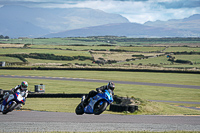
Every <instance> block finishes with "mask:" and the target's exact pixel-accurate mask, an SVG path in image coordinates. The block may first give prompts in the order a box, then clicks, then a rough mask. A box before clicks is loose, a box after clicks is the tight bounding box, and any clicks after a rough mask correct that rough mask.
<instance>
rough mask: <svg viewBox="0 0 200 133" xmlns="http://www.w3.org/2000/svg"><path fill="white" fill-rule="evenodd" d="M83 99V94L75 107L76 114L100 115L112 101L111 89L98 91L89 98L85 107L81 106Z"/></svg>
mask: <svg viewBox="0 0 200 133" xmlns="http://www.w3.org/2000/svg"><path fill="white" fill-rule="evenodd" d="M84 99H85V96H83V97H82V100H81V103H80V104H79V105H78V106H77V107H76V110H75V112H76V114H77V115H82V114H84V113H86V114H94V115H100V114H101V113H102V112H104V111H105V110H106V108H107V106H108V105H109V104H111V103H112V102H113V101H114V100H113V96H112V92H111V90H105V92H103V93H98V94H97V95H96V96H94V97H92V98H90V99H89V103H88V105H86V106H85V107H84V106H83V101H84Z"/></svg>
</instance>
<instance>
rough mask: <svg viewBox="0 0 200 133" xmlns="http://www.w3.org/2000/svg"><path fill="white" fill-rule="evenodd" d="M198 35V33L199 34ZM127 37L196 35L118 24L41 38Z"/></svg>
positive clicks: (165, 29) (173, 29) (187, 32)
mask: <svg viewBox="0 0 200 133" xmlns="http://www.w3.org/2000/svg"><path fill="white" fill-rule="evenodd" d="M199 33H200V32H199ZM105 35H113V36H127V37H188V36H193V35H195V36H196V35H197V34H196V33H193V32H191V31H189V30H181V29H175V28H170V27H165V28H163V27H154V26H146V25H142V24H137V23H118V24H107V25H101V26H93V27H87V28H81V29H75V30H67V31H63V32H58V33H53V34H48V35H45V36H43V37H48V38H51V37H78V36H80V37H87V36H105Z"/></svg>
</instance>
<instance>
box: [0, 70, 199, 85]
mask: <svg viewBox="0 0 200 133" xmlns="http://www.w3.org/2000/svg"><path fill="white" fill-rule="evenodd" d="M0 75H24V76H26V75H29V76H50V77H72V78H86V79H102V80H112V81H115V80H117V81H121V80H123V81H133V82H148V83H167V84H182V85H198V86H200V82H199V79H200V75H199V74H185V73H153V72H118V71H81V70H76V71H73V70H55V71H54V70H46V71H41V70H32V71H30V70H21V71H18V70H0Z"/></svg>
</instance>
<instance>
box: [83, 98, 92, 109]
mask: <svg viewBox="0 0 200 133" xmlns="http://www.w3.org/2000/svg"><path fill="white" fill-rule="evenodd" d="M89 98H90V97H88V96H87V97H86V98H85V99H84V100H83V106H84V107H85V106H87V105H88V100H89Z"/></svg>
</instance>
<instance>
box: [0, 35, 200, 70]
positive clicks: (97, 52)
mask: <svg viewBox="0 0 200 133" xmlns="http://www.w3.org/2000/svg"><path fill="white" fill-rule="evenodd" d="M1 43H2V44H1ZM174 52H179V54H178V55H174V54H175V53H174ZM180 52H184V53H181V54H180ZM30 53H40V54H54V55H55V56H69V57H73V56H84V57H90V58H92V59H93V60H84V61H83V60H73V61H62V60H53V59H51V60H50V59H39V58H37V59H35V58H27V59H24V60H23V59H19V58H16V57H15V58H14V57H12V58H11V57H10V58H7V57H5V54H15V55H22V54H30ZM169 54H170V55H171V56H173V57H175V59H178V60H184V61H188V62H191V63H186V64H184V63H177V62H172V61H168V59H169V58H167V56H168V55H169ZM0 55H1V56H0V61H6V62H9V63H10V64H9V65H7V66H12V65H14V66H18V67H20V66H23V67H24V66H26V67H35V66H36V67H52V66H53V67H62V68H63V67H94V68H97V67H98V68H108V67H114V68H123V69H124V68H129V69H144V68H146V69H166V70H169V69H172V70H173V69H177V70H179V69H182V70H192V71H199V69H200V61H199V59H200V40H199V39H198V38H126V37H114V36H105V37H86V38H83V37H77V38H38V39H36V38H35V39H31V38H30V39H28V38H23V39H8V40H5V39H2V40H0ZM137 55H140V57H139V56H137ZM25 60H26V61H27V62H26V63H25V64H24V65H22V64H21V63H19V64H17V63H16V62H22V61H25ZM12 62H14V63H12ZM94 62H95V64H94Z"/></svg>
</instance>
